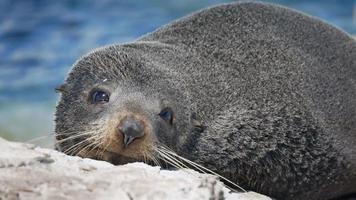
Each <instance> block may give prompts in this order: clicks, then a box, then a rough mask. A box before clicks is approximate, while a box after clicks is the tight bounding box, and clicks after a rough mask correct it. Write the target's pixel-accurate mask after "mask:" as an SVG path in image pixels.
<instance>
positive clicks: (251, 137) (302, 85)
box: [56, 2, 356, 200]
mask: <svg viewBox="0 0 356 200" xmlns="http://www.w3.org/2000/svg"><path fill="white" fill-rule="evenodd" d="M59 90H60V91H61V92H62V96H61V99H60V101H59V104H58V106H57V111H56V139H57V148H58V149H59V150H61V151H63V152H65V153H67V154H72V155H80V156H83V157H91V158H95V159H102V160H107V161H109V162H112V163H114V164H122V163H127V162H133V161H146V162H150V161H152V162H153V163H156V164H157V163H159V157H157V155H158V156H161V158H163V160H165V161H166V162H169V163H171V164H175V165H176V166H179V165H181V164H182V162H180V161H179V159H178V157H175V156H174V154H173V153H172V152H175V153H177V154H178V155H179V156H181V157H182V158H185V159H187V160H190V161H192V162H194V163H197V164H199V165H200V166H204V167H206V168H208V169H211V170H212V171H214V172H217V173H219V174H220V175H222V176H224V177H226V178H228V179H230V180H231V181H234V182H237V183H238V184H239V185H240V186H242V187H244V188H245V189H248V190H254V191H257V192H260V193H263V194H266V195H269V196H271V197H274V198H277V199H296V200H298V199H315V200H318V199H332V198H338V197H341V196H344V195H349V194H355V193H356V42H355V40H354V39H352V38H351V37H350V36H349V35H348V34H346V33H344V32H343V31H341V30H339V29H337V28H335V27H333V26H331V25H329V24H327V23H325V22H322V21H320V20H318V19H315V18H313V17H310V16H307V15H305V14H303V13H300V12H297V11H294V10H291V9H288V8H284V7H280V6H276V5H271V4H264V3H255V2H245V3H231V4H223V5H219V6H216V7H211V8H208V9H205V10H202V11H199V12H196V13H194V14H192V15H189V16H187V17H184V18H182V19H179V20H177V21H174V22H172V23H170V24H168V25H165V26H163V27H161V28H159V29H158V30H156V31H154V32H152V33H149V34H147V35H145V36H143V37H141V38H139V39H138V40H136V41H134V42H132V43H127V44H119V45H112V46H108V47H104V48H101V49H98V50H95V51H94V52H91V53H89V54H88V55H86V56H84V57H82V58H81V59H80V60H78V61H77V62H76V63H75V64H74V67H73V68H72V70H71V71H70V73H69V75H68V77H67V79H66V81H65V84H64V85H62V86H61V87H60V88H59ZM157 149H158V150H157ZM192 165H194V164H192ZM194 166H195V165H194Z"/></svg>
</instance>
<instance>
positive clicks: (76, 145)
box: [63, 136, 95, 155]
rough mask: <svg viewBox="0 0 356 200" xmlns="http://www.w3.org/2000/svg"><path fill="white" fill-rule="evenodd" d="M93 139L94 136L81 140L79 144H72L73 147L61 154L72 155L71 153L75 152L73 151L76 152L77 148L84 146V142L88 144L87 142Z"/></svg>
mask: <svg viewBox="0 0 356 200" xmlns="http://www.w3.org/2000/svg"><path fill="white" fill-rule="evenodd" d="M93 138H95V136H91V137H89V138H86V139H84V140H82V141H80V142H78V143H76V144H74V145H73V146H71V147H69V148H68V149H66V150H65V151H63V153H65V154H69V155H72V153H73V152H75V151H73V150H78V148H80V147H81V146H80V145H82V144H83V143H84V144H85V142H88V141H89V140H91V139H93ZM69 152H70V153H69Z"/></svg>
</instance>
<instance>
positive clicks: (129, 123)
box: [119, 117, 144, 147]
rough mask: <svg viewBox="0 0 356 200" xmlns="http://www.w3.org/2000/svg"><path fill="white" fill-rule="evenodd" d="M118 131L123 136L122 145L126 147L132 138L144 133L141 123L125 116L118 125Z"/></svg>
mask: <svg viewBox="0 0 356 200" xmlns="http://www.w3.org/2000/svg"><path fill="white" fill-rule="evenodd" d="M119 131H120V132H121V133H122V134H123V136H124V146H125V147H127V146H128V145H129V144H130V143H131V142H132V141H133V140H134V139H136V138H140V137H142V136H143V135H144V132H143V125H142V124H141V122H140V121H138V120H136V119H135V118H132V117H130V118H126V119H124V120H123V122H122V123H121V125H120V126H119Z"/></svg>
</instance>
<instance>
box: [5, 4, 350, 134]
mask: <svg viewBox="0 0 356 200" xmlns="http://www.w3.org/2000/svg"><path fill="white" fill-rule="evenodd" d="M223 2H229V1H223V0H205V1H203V0H194V1H191V0H189V1H188V0H172V1H165V0H152V1H147V0H138V1H132V0H121V1H114V0H101V1H97V0H86V1H83V0H62V1H55V0H47V1H45V0H0V136H2V137H7V138H10V139H15V140H27V139H29V138H33V137H35V136H38V135H45V134H48V133H51V132H53V123H52V121H53V112H54V108H55V104H56V101H57V98H58V95H57V94H56V93H54V90H53V88H55V87H56V86H57V85H59V84H61V83H62V82H63V80H64V77H65V75H66V73H67V71H68V70H69V69H70V67H71V65H72V63H74V62H75V60H76V59H77V58H79V57H80V56H81V55H83V54H84V53H86V52H88V51H90V50H91V49H93V48H96V47H99V46H103V45H108V44H112V43H120V42H126V41H130V40H133V39H135V38H137V37H138V36H141V35H142V34H144V33H147V32H150V31H153V30H154V29H156V28H157V27H159V26H161V25H163V24H165V23H167V22H169V21H171V20H173V19H176V18H179V17H181V16H184V15H186V14H188V13H190V12H192V11H195V10H198V9H202V8H204V7H207V6H211V5H214V4H218V3H223ZM269 2H274V3H279V4H282V5H286V6H288V7H292V8H295V9H298V10H301V11H304V12H306V13H309V14H311V15H314V16H317V17H320V18H322V19H324V20H325V21H328V22H330V23H332V24H334V25H336V26H338V27H340V28H342V29H343V30H345V31H347V32H349V33H351V34H355V33H356V26H355V21H353V12H356V11H354V6H355V4H356V0H342V1H341V0H329V1H326V0H315V1H311V0H280V1H269Z"/></svg>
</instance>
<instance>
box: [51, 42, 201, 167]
mask: <svg viewBox="0 0 356 200" xmlns="http://www.w3.org/2000/svg"><path fill="white" fill-rule="evenodd" d="M138 48H140V47H138V46H132V45H131V46H111V47H106V48H103V49H100V50H97V51H95V52H92V53H90V54H89V55H87V56H85V57H83V58H82V59H80V60H79V61H78V62H77V63H76V64H75V65H74V67H73V69H72V70H71V72H70V73H69V76H68V78H67V80H66V82H65V84H64V85H62V86H61V87H60V88H59V89H58V90H59V91H61V93H62V97H61V100H60V102H59V104H58V106H57V111H56V139H57V145H56V147H57V148H58V149H59V150H61V151H63V152H65V153H67V154H71V155H79V156H82V157H90V158H95V159H102V160H106V161H109V162H112V163H114V164H123V163H127V162H133V161H153V160H155V159H154V158H152V157H153V156H154V152H155V147H156V146H157V145H166V146H169V147H170V148H172V149H175V150H177V149H179V148H182V147H183V146H184V145H183V143H186V141H185V137H184V136H182V135H184V133H187V132H189V131H190V130H191V129H192V128H193V129H194V128H195V125H193V124H192V122H194V119H193V118H192V117H191V116H192V110H191V108H190V106H189V105H191V104H190V103H189V95H187V94H182V93H181V92H182V91H184V90H181V89H182V88H181V87H184V86H183V83H181V82H180V80H179V77H178V78H177V77H176V76H171V75H170V74H171V72H164V71H162V70H159V68H160V66H159V63H157V62H154V61H152V60H151V61H149V60H145V59H146V58H145V57H144V56H142V55H140V53H139V52H140V51H139V50H138ZM181 80H182V79H181ZM178 87H179V88H180V89H178ZM189 124H192V125H189Z"/></svg>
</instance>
